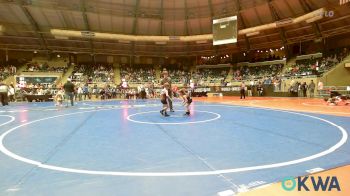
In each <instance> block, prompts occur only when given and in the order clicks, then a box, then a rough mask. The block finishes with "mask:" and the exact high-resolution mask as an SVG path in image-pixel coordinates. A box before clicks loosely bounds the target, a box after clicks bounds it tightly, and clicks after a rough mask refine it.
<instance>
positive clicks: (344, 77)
mask: <svg viewBox="0 0 350 196" xmlns="http://www.w3.org/2000/svg"><path fill="white" fill-rule="evenodd" d="M345 62H350V57H347V60H345V61H343V62H342V63H340V64H338V65H337V66H336V67H335V68H334V69H333V70H331V71H330V72H328V73H327V74H325V75H324V76H323V77H322V78H320V80H321V81H322V82H323V84H324V85H325V86H350V68H345V67H344V65H345Z"/></svg>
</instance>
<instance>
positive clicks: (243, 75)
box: [233, 64, 283, 81]
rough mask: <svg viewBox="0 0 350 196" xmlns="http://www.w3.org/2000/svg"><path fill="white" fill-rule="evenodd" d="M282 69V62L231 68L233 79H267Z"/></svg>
mask: <svg viewBox="0 0 350 196" xmlns="http://www.w3.org/2000/svg"><path fill="white" fill-rule="evenodd" d="M282 69H283V64H274V65H260V66H241V67H237V68H233V80H235V81H240V80H262V79H267V80H268V79H271V78H274V77H276V76H277V75H279V74H280V73H281V72H282Z"/></svg>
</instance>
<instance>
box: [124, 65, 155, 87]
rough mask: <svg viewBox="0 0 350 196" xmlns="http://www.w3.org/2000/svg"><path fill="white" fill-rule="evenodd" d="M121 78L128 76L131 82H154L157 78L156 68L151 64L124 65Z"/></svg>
mask: <svg viewBox="0 0 350 196" xmlns="http://www.w3.org/2000/svg"><path fill="white" fill-rule="evenodd" d="M120 74H121V78H126V76H127V78H128V82H129V83H145V82H152V81H153V80H155V79H156V74H155V70H154V69H153V67H150V66H142V65H135V66H133V67H129V66H127V65H122V66H121V68H120Z"/></svg>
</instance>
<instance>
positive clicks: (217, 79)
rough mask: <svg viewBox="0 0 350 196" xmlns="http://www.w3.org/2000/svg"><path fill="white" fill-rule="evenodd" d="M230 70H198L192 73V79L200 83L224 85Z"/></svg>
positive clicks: (226, 68)
mask: <svg viewBox="0 0 350 196" xmlns="http://www.w3.org/2000/svg"><path fill="white" fill-rule="evenodd" d="M229 70H230V68H228V67H225V68H214V69H197V70H196V71H195V72H193V73H191V79H194V80H196V81H197V82H198V83H222V82H223V81H224V80H226V78H227V75H228V73H229Z"/></svg>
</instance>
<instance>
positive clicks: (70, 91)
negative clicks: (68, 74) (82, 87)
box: [63, 78, 75, 107]
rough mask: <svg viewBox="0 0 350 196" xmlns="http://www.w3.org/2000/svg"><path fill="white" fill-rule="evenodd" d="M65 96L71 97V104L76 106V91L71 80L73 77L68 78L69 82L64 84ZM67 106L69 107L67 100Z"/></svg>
mask: <svg viewBox="0 0 350 196" xmlns="http://www.w3.org/2000/svg"><path fill="white" fill-rule="evenodd" d="M63 89H64V93H65V97H66V98H69V99H70V104H71V106H74V91H75V86H74V84H73V83H72V82H71V79H70V78H68V79H67V82H66V83H65V84H64V85H63ZM67 107H68V102H67Z"/></svg>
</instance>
